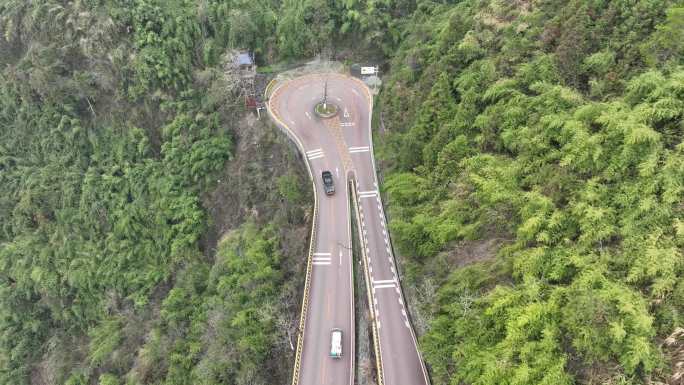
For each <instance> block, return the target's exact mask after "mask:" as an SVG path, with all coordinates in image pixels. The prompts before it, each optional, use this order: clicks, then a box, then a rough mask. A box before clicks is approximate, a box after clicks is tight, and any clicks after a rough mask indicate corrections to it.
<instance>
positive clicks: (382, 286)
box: [373, 284, 394, 290]
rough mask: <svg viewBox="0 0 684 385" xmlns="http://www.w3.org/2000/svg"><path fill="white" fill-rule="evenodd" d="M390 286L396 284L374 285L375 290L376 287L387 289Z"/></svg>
mask: <svg viewBox="0 0 684 385" xmlns="http://www.w3.org/2000/svg"><path fill="white" fill-rule="evenodd" d="M390 287H394V284H391V285H374V286H373V290H375V289H387V288H390Z"/></svg>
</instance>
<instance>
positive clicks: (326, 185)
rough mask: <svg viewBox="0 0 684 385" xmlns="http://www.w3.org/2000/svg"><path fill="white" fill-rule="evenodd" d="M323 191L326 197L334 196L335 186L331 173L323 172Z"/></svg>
mask: <svg viewBox="0 0 684 385" xmlns="http://www.w3.org/2000/svg"><path fill="white" fill-rule="evenodd" d="M322 177H323V189H324V190H325V194H326V195H333V194H334V193H335V185H334V183H333V176H332V173H331V172H330V171H323V173H322Z"/></svg>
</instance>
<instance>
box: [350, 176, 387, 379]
mask: <svg viewBox="0 0 684 385" xmlns="http://www.w3.org/2000/svg"><path fill="white" fill-rule="evenodd" d="M351 184H352V189H351V190H352V197H353V198H352V201H354V212H355V213H356V222H357V224H358V226H356V229H357V230H358V232H359V240H360V241H361V243H362V244H361V259H362V260H363V275H364V277H365V278H366V279H365V280H364V281H366V294H367V295H368V308H369V310H370V315H371V331H372V334H373V347H374V350H375V364H376V369H377V373H378V385H384V383H385V374H384V372H383V370H384V369H383V368H384V366H383V364H382V355H381V354H380V335H379V333H380V332H379V330H378V323H377V316H376V314H375V306H373V303H374V299H373V290H372V288H371V284H370V280H371V277H370V272H369V269H368V255H367V254H366V246H367V243H368V241H367V240H366V237H365V236H364V235H363V231H362V229H361V227H362V222H361V215H360V210H359V207H360V206H359V198H358V195H357V194H358V187H357V185H356V180H351Z"/></svg>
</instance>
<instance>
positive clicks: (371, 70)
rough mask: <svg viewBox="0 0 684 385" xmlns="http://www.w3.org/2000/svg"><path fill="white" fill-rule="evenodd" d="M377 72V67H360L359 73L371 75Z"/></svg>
mask: <svg viewBox="0 0 684 385" xmlns="http://www.w3.org/2000/svg"><path fill="white" fill-rule="evenodd" d="M377 72H378V67H361V75H373V74H375V73H377Z"/></svg>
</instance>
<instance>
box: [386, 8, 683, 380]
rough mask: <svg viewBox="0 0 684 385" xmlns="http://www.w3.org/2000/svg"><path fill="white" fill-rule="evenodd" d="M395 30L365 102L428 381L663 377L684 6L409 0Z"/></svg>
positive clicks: (675, 322)
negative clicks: (372, 97) (374, 101)
mask: <svg viewBox="0 0 684 385" xmlns="http://www.w3.org/2000/svg"><path fill="white" fill-rule="evenodd" d="M406 26H407V29H406V37H405V39H404V40H403V41H402V42H401V44H400V47H399V48H398V50H397V52H396V54H394V56H393V58H392V60H391V73H390V75H389V81H388V82H387V83H386V87H385V88H384V90H383V92H382V95H381V103H380V104H381V105H380V107H379V108H378V109H377V110H379V111H376V112H381V113H382V118H383V119H382V120H383V123H384V124H383V126H384V128H385V130H386V131H388V133H387V134H386V135H383V136H380V137H379V139H381V140H382V141H383V142H384V143H383V146H382V147H381V152H382V158H383V164H384V168H385V170H386V173H385V183H384V188H385V190H386V192H387V193H388V196H389V208H390V214H391V217H392V218H391V229H392V231H393V236H394V240H395V243H396V244H397V245H398V247H399V251H400V254H401V255H402V256H403V262H404V270H405V276H406V277H408V282H407V286H409V287H411V288H413V290H412V294H411V295H409V297H413V298H414V300H415V301H420V302H421V306H419V309H418V311H417V314H415V315H414V318H415V320H416V322H417V324H418V325H424V327H423V328H422V329H423V331H425V330H426V333H425V334H424V335H423V336H422V338H421V347H422V349H423V352H424V355H425V358H426V360H427V362H428V364H429V365H430V368H431V373H432V376H433V383H434V384H453V385H456V384H482V385H484V384H520V385H531V384H548V385H562V384H647V383H652V382H651V381H663V382H666V381H668V379H669V378H670V376H671V375H672V374H673V370H675V368H674V365H675V362H673V361H671V360H672V357H671V356H670V350H669V348H666V347H664V346H663V340H664V339H665V338H666V337H667V336H668V335H670V334H671V333H673V332H675V330H676V328H677V327H682V325H683V324H684V313H683V312H684V274H683V273H684V260H683V254H682V247H684V200H683V198H684V143H683V142H682V139H683V138H684V123H683V118H684V69H683V68H682V64H684V45H683V44H682V42H683V41H684V28H683V27H684V8H682V4H681V3H679V5H677V4H675V2H672V1H659V0H657V1H581V0H574V1H569V2H566V1H554V0H551V1H538V2H532V1H513V2H503V1H490V0H484V1H464V2H460V3H458V4H438V3H431V2H421V3H419V4H418V6H417V9H416V11H415V13H414V14H413V15H412V16H411V18H410V22H407V23H406ZM376 118H377V117H376ZM407 122H409V123H408V124H407ZM679 370H681V369H679ZM673 383H675V382H673Z"/></svg>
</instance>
